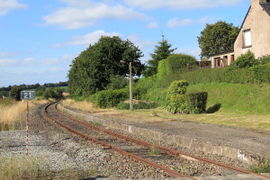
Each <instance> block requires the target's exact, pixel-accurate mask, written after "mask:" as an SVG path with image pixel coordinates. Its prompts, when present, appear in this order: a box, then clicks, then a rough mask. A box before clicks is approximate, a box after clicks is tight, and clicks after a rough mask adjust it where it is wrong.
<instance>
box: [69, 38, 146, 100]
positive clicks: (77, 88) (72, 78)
mask: <svg viewBox="0 0 270 180" xmlns="http://www.w3.org/2000/svg"><path fill="white" fill-rule="evenodd" d="M141 57H142V52H141V51H140V50H139V48H138V47H136V46H135V45H134V44H133V43H132V42H130V41H129V40H125V41H123V40H121V39H120V38H119V37H102V38H100V40H99V41H98V42H97V43H96V44H94V45H92V46H90V47H89V48H87V49H86V50H85V51H83V52H81V54H80V55H79V56H78V57H77V58H75V59H74V60H73V62H72V65H71V69H70V71H69V74H68V78H69V87H70V92H71V94H72V95H83V96H88V95H90V94H94V93H96V92H98V91H101V90H104V89H106V87H107V86H108V84H109V83H111V77H112V76H116V75H120V76H125V75H126V74H127V73H128V71H129V69H128V63H129V62H130V61H131V62H132V65H133V72H135V73H134V75H140V74H141V72H142V71H143V69H144V66H143V65H142V64H141V62H140V60H139V58H141ZM122 62H123V63H122Z"/></svg>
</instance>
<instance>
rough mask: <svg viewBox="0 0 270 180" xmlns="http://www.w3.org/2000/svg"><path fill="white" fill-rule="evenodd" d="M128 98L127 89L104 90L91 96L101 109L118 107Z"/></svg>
mask: <svg viewBox="0 0 270 180" xmlns="http://www.w3.org/2000/svg"><path fill="white" fill-rule="evenodd" d="M127 98H128V90H127V89H118V90H104V91H100V92H97V93H96V94H94V95H93V96H91V98H90V99H91V100H92V101H93V102H94V103H95V104H96V105H97V106H98V107H100V108H110V107H115V106H117V105H118V104H119V103H120V102H121V101H124V100H126V99H127Z"/></svg>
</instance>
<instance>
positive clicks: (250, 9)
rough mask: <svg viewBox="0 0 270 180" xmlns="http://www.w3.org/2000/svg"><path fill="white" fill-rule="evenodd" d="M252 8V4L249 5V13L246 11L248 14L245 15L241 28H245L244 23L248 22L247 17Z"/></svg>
mask: <svg viewBox="0 0 270 180" xmlns="http://www.w3.org/2000/svg"><path fill="white" fill-rule="evenodd" d="M250 10H251V6H249V8H248V11H247V13H246V16H245V18H244V20H243V22H242V24H241V26H240V30H241V29H242V28H243V26H244V23H245V22H246V19H247V17H248V14H249V12H250Z"/></svg>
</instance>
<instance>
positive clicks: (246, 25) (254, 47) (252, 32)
mask: <svg viewBox="0 0 270 180" xmlns="http://www.w3.org/2000/svg"><path fill="white" fill-rule="evenodd" d="M248 50H250V51H251V52H253V53H254V55H255V57H256V58H258V57H262V56H266V55H270V0H251V6H250V8H249V10H248V12H247V14H246V17H245V19H244V21H243V23H242V25H241V27H240V32H239V34H238V36H237V38H236V40H235V43H234V52H229V53H224V54H219V55H215V56H212V57H211V58H210V60H211V66H212V68H218V67H226V66H229V65H230V64H231V63H232V62H233V61H234V60H235V59H236V58H237V57H239V56H240V55H241V54H244V53H246V52H247V51H248Z"/></svg>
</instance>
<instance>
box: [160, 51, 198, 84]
mask: <svg viewBox="0 0 270 180" xmlns="http://www.w3.org/2000/svg"><path fill="white" fill-rule="evenodd" d="M196 66H197V63H196V58H195V57H193V56H190V55H185V54H173V55H170V56H169V57H168V58H167V59H164V60H161V61H160V62H159V64H158V74H157V77H158V79H162V78H163V77H164V76H166V75H169V74H173V73H179V72H185V71H189V70H191V69H193V68H194V67H196Z"/></svg>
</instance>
